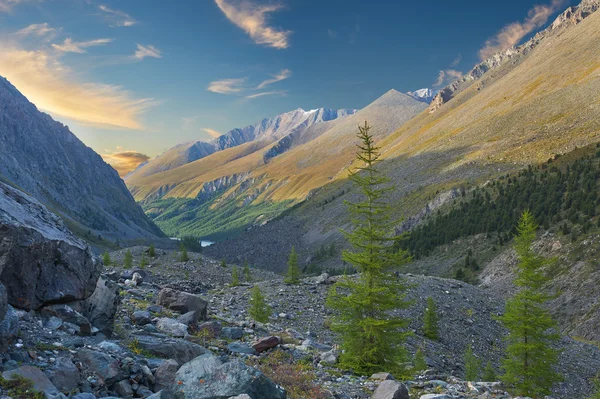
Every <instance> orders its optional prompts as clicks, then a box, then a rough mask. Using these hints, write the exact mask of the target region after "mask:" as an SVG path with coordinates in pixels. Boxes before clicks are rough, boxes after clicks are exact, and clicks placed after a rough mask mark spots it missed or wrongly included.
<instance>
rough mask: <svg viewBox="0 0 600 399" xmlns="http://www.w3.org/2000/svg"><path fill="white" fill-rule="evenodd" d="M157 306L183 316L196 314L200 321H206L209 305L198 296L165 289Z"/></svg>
mask: <svg viewBox="0 0 600 399" xmlns="http://www.w3.org/2000/svg"><path fill="white" fill-rule="evenodd" d="M156 304H157V305H160V306H164V307H166V308H169V309H171V310H174V311H176V312H179V313H181V314H185V313H188V312H196V313H197V314H198V320H205V319H206V307H207V306H208V303H207V302H206V301H205V300H204V299H202V298H200V297H199V296H198V295H194V294H190V293H187V292H182V291H177V290H174V289H172V288H163V289H162V290H161V291H160V292H159V293H158V299H157V301H156Z"/></svg>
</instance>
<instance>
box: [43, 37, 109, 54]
mask: <svg viewBox="0 0 600 399" xmlns="http://www.w3.org/2000/svg"><path fill="white" fill-rule="evenodd" d="M112 41H113V39H96V40H89V41H86V42H74V41H73V39H71V38H67V39H65V41H64V42H63V43H62V44H56V43H54V44H52V47H54V48H55V49H56V50H58V51H62V52H64V53H78V54H83V53H85V52H86V50H85V49H86V48H88V47H93V46H103V45H105V44H108V43H111V42H112Z"/></svg>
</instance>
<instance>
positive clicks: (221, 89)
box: [206, 78, 247, 94]
mask: <svg viewBox="0 0 600 399" xmlns="http://www.w3.org/2000/svg"><path fill="white" fill-rule="evenodd" d="M245 83H246V78H235V79H221V80H215V81H214V82H210V84H209V85H208V87H207V89H206V90H208V91H212V92H213V93H219V94H236V93H241V92H243V91H245V90H247V88H245V87H244V84H245Z"/></svg>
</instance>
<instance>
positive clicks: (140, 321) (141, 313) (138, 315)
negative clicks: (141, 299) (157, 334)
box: [133, 310, 152, 326]
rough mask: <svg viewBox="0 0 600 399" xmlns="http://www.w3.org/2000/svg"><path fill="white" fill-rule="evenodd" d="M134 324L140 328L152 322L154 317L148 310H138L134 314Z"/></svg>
mask: <svg viewBox="0 0 600 399" xmlns="http://www.w3.org/2000/svg"><path fill="white" fill-rule="evenodd" d="M133 322H134V323H135V324H137V325H138V326H145V325H146V324H149V323H151V322H152V316H151V315H150V312H148V311H146V310H138V311H135V312H133Z"/></svg>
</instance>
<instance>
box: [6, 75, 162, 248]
mask: <svg viewBox="0 0 600 399" xmlns="http://www.w3.org/2000/svg"><path fill="white" fill-rule="evenodd" d="M0 154H2V156H0V180H2V181H4V182H6V183H9V184H11V185H13V186H15V187H17V188H19V189H21V190H22V191H25V192H26V193H28V194H30V195H32V196H33V197H35V198H36V199H37V200H39V201H40V202H42V203H43V204H45V205H46V206H47V207H48V208H50V209H51V210H53V211H54V212H56V213H58V214H59V215H60V216H62V217H63V219H64V220H65V222H66V224H67V225H68V226H69V228H70V229H71V230H73V231H74V232H76V233H77V234H79V235H81V236H84V237H86V238H87V239H89V240H92V241H102V240H110V241H112V242H114V241H115V240H127V239H136V238H157V237H162V236H163V233H162V232H161V231H160V229H159V228H158V227H156V225H154V223H152V221H150V220H149V219H148V217H147V216H146V215H145V214H144V212H143V211H142V209H141V208H140V207H139V206H138V205H137V204H136V203H135V201H134V200H133V197H132V196H131V194H130V193H129V191H128V190H127V187H126V186H125V184H124V183H123V181H122V180H121V179H120V178H119V175H118V174H117V172H116V171H115V170H114V169H113V168H111V167H110V166H109V165H108V164H106V163H105V162H104V161H103V160H102V158H101V157H100V155H98V154H97V153H95V152H94V151H93V150H92V149H90V148H88V147H86V146H85V145H84V144H83V143H82V142H81V141H80V140H79V139H78V138H77V137H76V136H75V135H74V134H73V133H71V131H70V130H69V128H68V127H67V126H64V125H63V124H61V123H59V122H56V121H55V120H53V119H52V118H51V117H50V116H49V115H47V114H45V113H43V112H40V111H39V110H38V109H37V108H36V107H35V105H33V104H32V103H31V102H29V101H28V100H27V99H26V98H25V97H24V96H23V95H22V94H21V93H20V92H19V91H18V90H17V89H16V88H15V87H14V86H13V85H12V84H11V83H10V82H8V80H6V79H4V78H0ZM104 244H106V242H104Z"/></svg>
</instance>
